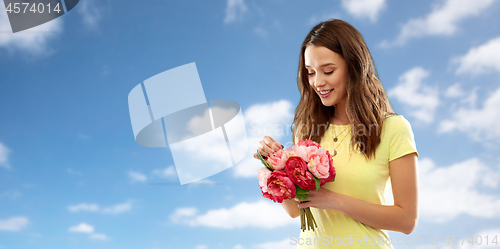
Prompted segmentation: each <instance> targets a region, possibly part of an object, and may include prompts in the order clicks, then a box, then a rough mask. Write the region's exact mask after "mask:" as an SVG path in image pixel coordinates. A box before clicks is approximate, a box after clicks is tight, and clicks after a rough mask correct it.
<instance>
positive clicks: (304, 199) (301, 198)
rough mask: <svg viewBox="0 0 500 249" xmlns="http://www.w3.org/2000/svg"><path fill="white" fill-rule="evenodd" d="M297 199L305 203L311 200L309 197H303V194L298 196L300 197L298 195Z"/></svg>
mask: <svg viewBox="0 0 500 249" xmlns="http://www.w3.org/2000/svg"><path fill="white" fill-rule="evenodd" d="M296 197H297V198H299V199H300V200H303V201H307V200H309V198H308V197H307V195H303V194H301V195H299V194H298V195H296Z"/></svg>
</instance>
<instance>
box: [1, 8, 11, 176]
mask: <svg viewBox="0 0 500 249" xmlns="http://www.w3.org/2000/svg"><path fill="white" fill-rule="evenodd" d="M0 5H1V4H0ZM0 37H1V35H0ZM0 39H1V38H0ZM10 153H11V151H10V149H9V148H7V146H5V145H4V144H3V143H0V168H6V169H10V168H11V166H10V163H9V154H10Z"/></svg>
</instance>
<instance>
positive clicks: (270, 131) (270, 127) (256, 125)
mask: <svg viewBox="0 0 500 249" xmlns="http://www.w3.org/2000/svg"><path fill="white" fill-rule="evenodd" d="M243 116H244V118H245V125H246V128H247V135H248V143H249V144H248V146H249V148H250V151H251V153H248V155H247V156H246V157H245V158H244V159H243V160H242V161H240V162H239V163H238V164H237V165H236V166H235V167H233V170H234V171H233V172H234V175H235V176H237V177H257V172H256V170H258V169H259V168H260V167H262V164H261V163H260V162H259V161H257V160H256V159H254V158H253V153H254V151H255V150H256V148H257V144H258V143H259V141H261V140H262V138H263V137H264V136H270V137H272V138H273V139H274V140H276V141H281V142H282V143H283V144H284V141H282V139H283V138H285V139H290V140H291V137H292V132H291V131H290V125H291V123H292V121H293V106H292V103H291V102H290V101H287V100H280V101H276V102H270V103H265V104H254V105H252V106H250V107H249V108H248V109H247V110H246V111H245V113H244V115H243ZM284 145H285V146H291V144H288V145H286V144H284Z"/></svg>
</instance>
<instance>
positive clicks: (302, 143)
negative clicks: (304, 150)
mask: <svg viewBox="0 0 500 249" xmlns="http://www.w3.org/2000/svg"><path fill="white" fill-rule="evenodd" d="M297 145H298V146H306V147H310V146H315V147H317V148H320V147H321V146H320V145H319V144H318V143H316V142H314V141H312V140H309V139H306V140H300V141H299V142H298V143H297Z"/></svg>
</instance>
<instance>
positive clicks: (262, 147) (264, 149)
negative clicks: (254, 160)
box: [257, 141, 274, 157]
mask: <svg viewBox="0 0 500 249" xmlns="http://www.w3.org/2000/svg"><path fill="white" fill-rule="evenodd" d="M257 150H258V151H259V152H260V154H261V155H262V156H264V157H267V156H269V154H270V153H273V152H274V151H273V150H272V149H271V148H270V147H269V145H267V144H266V142H265V141H260V142H259V147H258V148H257Z"/></svg>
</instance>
